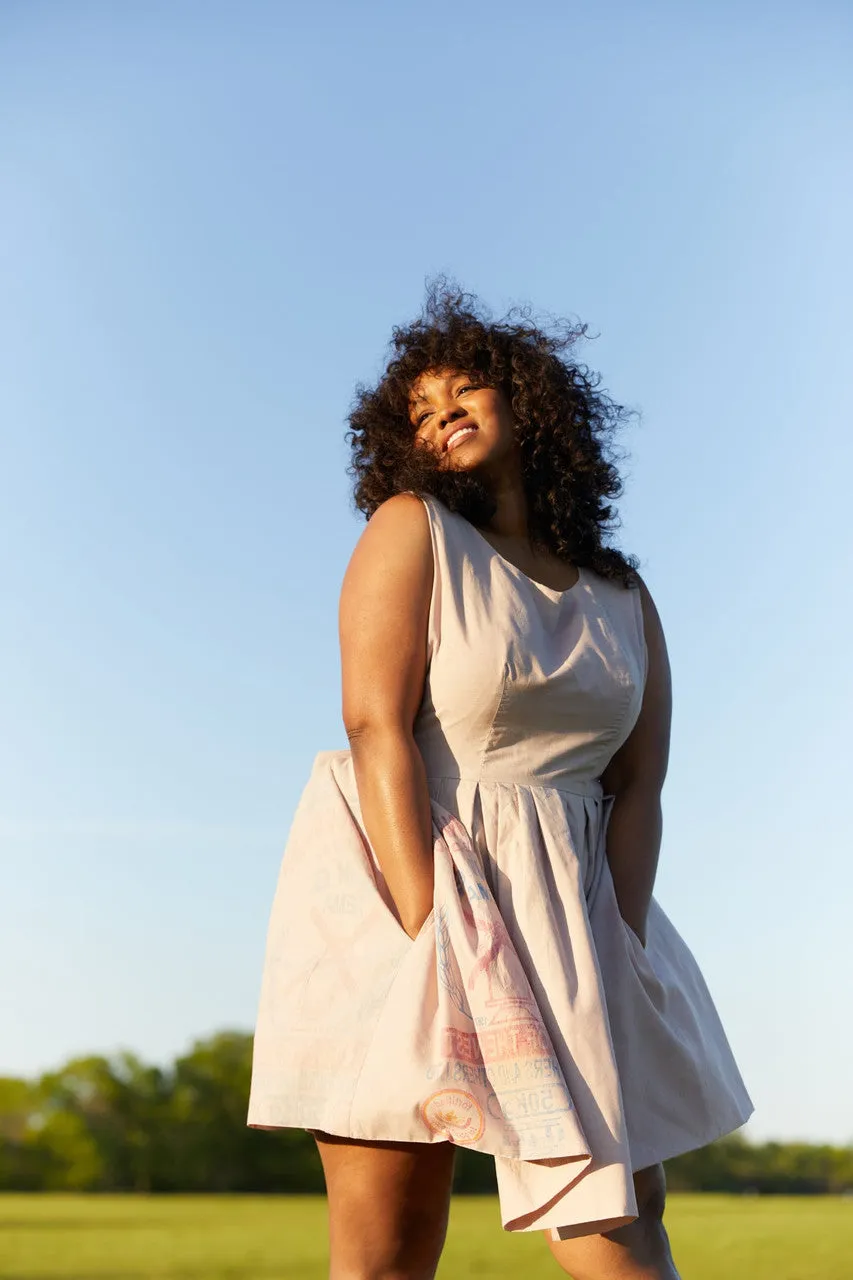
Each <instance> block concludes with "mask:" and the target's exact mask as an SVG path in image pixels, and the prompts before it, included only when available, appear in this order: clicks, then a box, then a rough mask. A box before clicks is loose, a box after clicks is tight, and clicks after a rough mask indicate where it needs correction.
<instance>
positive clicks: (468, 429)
mask: <svg viewBox="0 0 853 1280" xmlns="http://www.w3.org/2000/svg"><path fill="white" fill-rule="evenodd" d="M476 430H477V428H476V427H475V426H474V424H473V423H466V424H465V426H464V427H457V428H456V430H455V431H451V433H450V435H449V436H448V437H447V439H446V440H445V442H444V452H445V453H449V451H450V450H451V449H455V448H456V446H457V445H459V444H461V443H462V441H463V440H467V439H468V437H469V436H472V435H473V434H474V432H475V431H476Z"/></svg>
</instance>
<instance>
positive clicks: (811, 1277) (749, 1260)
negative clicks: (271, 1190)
mask: <svg viewBox="0 0 853 1280" xmlns="http://www.w3.org/2000/svg"><path fill="white" fill-rule="evenodd" d="M667 1225H668V1227H669V1232H670V1237H671V1239H672V1242H673V1248H674V1252H675V1256H676V1259H677V1261H678V1264H679V1266H680V1268H681V1274H682V1276H683V1278H684V1280H741V1278H743V1280H851V1277H853V1199H846V1200H842V1199H838V1198H831V1197H827V1198H823V1197H821V1198H814V1199H805V1198H788V1197H784V1198H783V1197H778V1198H769V1197H768V1198H759V1197H736V1196H716V1195H704V1196H699V1195H676V1194H673V1195H671V1196H670V1200H669V1209H668V1212H667ZM327 1274H328V1272H327V1249H326V1206H325V1201H324V1200H323V1199H321V1198H320V1197H317V1196H305V1197H301V1196H300V1197H297V1196H293V1197H272V1196H242V1197H241V1196H154V1197H142V1196H70V1195H32V1196H28V1195H0V1276H2V1277H3V1278H4V1280H60V1277H61V1278H62V1280H149V1278H150V1280H272V1278H273V1277H276V1278H277V1280H297V1278H298V1280H326V1277H327ZM438 1274H439V1280H456V1278H457V1277H459V1278H460V1280H467V1278H468V1277H472V1278H473V1277H476V1278H477V1280H517V1277H518V1276H523V1277H524V1280H540V1277H541V1280H545V1277H547V1276H555V1277H556V1276H558V1275H561V1274H563V1273H562V1272H561V1271H559V1269H558V1268H557V1266H556V1264H555V1263H554V1261H553V1260H552V1258H551V1256H550V1254H549V1253H548V1249H547V1246H546V1244H545V1241H544V1239H543V1238H542V1235H541V1233H539V1232H533V1233H525V1234H509V1233H507V1232H505V1231H503V1229H502V1228H501V1225H500V1218H499V1216H498V1206H497V1200H496V1199H492V1198H491V1197H483V1198H480V1197H477V1198H472V1197H462V1196H460V1197H457V1198H456V1199H454V1201H453V1208H452V1213H451V1221H450V1232H449V1235H448V1239H447V1245H446V1247H445V1251H444V1256H443V1258H442V1263H441V1266H440V1268H439V1273H438Z"/></svg>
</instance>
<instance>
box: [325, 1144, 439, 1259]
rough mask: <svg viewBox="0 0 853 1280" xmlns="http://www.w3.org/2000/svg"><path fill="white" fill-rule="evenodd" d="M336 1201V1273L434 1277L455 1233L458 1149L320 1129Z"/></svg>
mask: <svg viewBox="0 0 853 1280" xmlns="http://www.w3.org/2000/svg"><path fill="white" fill-rule="evenodd" d="M314 1139H315V1141H316V1143H317V1147H318V1150H319V1152H320V1159H321V1160H322V1162H323V1173H324V1176H325V1179H326V1190H327V1193H328V1200H329V1245H330V1249H331V1269H330V1272H329V1276H330V1280H337V1277H347V1280H349V1278H350V1277H352V1278H357V1280H370V1278H371V1277H374V1276H377V1277H380V1276H386V1275H388V1276H394V1277H395V1278H396V1277H399V1280H403V1278H404V1277H405V1280H432V1277H433V1276H434V1275H435V1271H436V1268H437V1266H438V1260H439V1258H440V1256H441V1251H442V1248H443V1247H444V1240H445V1236H446V1235H447V1222H448V1217H449V1214H450V1193H451V1188H452V1184H453V1166H454V1160H455V1156H456V1148H455V1147H454V1146H453V1144H452V1143H449V1142H435V1143H432V1142H379V1141H366V1140H361V1139H356V1138H341V1137H336V1136H334V1135H332V1134H328V1133H322V1132H321V1131H319V1130H315V1131H314Z"/></svg>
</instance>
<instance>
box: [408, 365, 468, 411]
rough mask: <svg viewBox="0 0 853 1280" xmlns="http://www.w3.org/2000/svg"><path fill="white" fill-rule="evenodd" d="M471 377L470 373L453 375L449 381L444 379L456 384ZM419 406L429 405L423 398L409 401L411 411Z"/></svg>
mask: <svg viewBox="0 0 853 1280" xmlns="http://www.w3.org/2000/svg"><path fill="white" fill-rule="evenodd" d="M472 376H473V375H472V374H470V373H454V375H453V377H452V378H449V379H446V381H449V382H451V383H453V382H458V381H459V380H460V379H469V380H470V379H471V378H472ZM419 404H429V401H428V400H425V399H424V397H423V396H418V398H417V400H410V401H409V405H410V408H412V409H416V408H417V407H418V405H419Z"/></svg>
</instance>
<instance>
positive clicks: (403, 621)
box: [339, 493, 434, 938]
mask: <svg viewBox="0 0 853 1280" xmlns="http://www.w3.org/2000/svg"><path fill="white" fill-rule="evenodd" d="M432 575H433V557H432V543H431V539H430V531H429V518H428V516H427V513H426V509H425V507H424V505H423V503H422V502H421V500H420V498H416V497H414V495H412V494H405V493H403V494H397V495H396V496H394V497H393V498H389V499H388V500H387V501H386V502H383V503H382V505H381V506H380V507H378V508H377V510H376V511H375V512H374V514H373V515H372V516H371V518H370V520H369V521H368V523H367V528H366V529H365V530H364V533H363V534H362V535H361V538H360V539H359V541H358V544H357V546H356V548H355V551H354V552H353V555H352V559H351V560H350V563H349V566H348V568H347V571H346V574H345V576H344V582H343V587H342V590H341V602H340V616H339V621H340V642H341V674H342V683H343V719H344V727H345V728H346V733H347V737H348V739H349V743H350V749H351V752H352V761H353V768H354V770H355V779H356V785H357V787H358V796H359V803H360V805H361V812H362V818H363V820H364V827H365V831H366V833H367V837H368V839H369V841H370V844H371V847H372V848H373V851H374V853H375V854H376V858H377V861H378V863H379V866H380V868H381V870H382V873H383V875H384V877H385V880H386V882H387V885H388V889H389V891H390V893H391V896H392V898H393V899H394V902H395V903H396V906H397V911H398V914H399V917H400V923H401V924H402V926H403V928H404V929H405V931H406V933H407V934H408V935H409V937H410V938H414V937H415V936H416V935H417V933H418V931H419V930H420V928H421V925H422V924H423V922H424V921H425V920H426V918H427V916H428V915H429V913H430V911H431V910H432V902H433V885H434V873H433V837H432V816H431V813H430V802H429V792H428V790H427V780H426V769H425V768H424V762H423V758H422V756H421V753H420V751H419V750H418V747H417V744H416V743H415V739H414V735H413V732H412V730H413V726H414V721H415V716H416V714H417V711H418V708H419V706H420V704H421V699H422V697H423V689H424V680H425V678H426V663H427V625H428V619H429V604H430V595H431V592H432Z"/></svg>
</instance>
